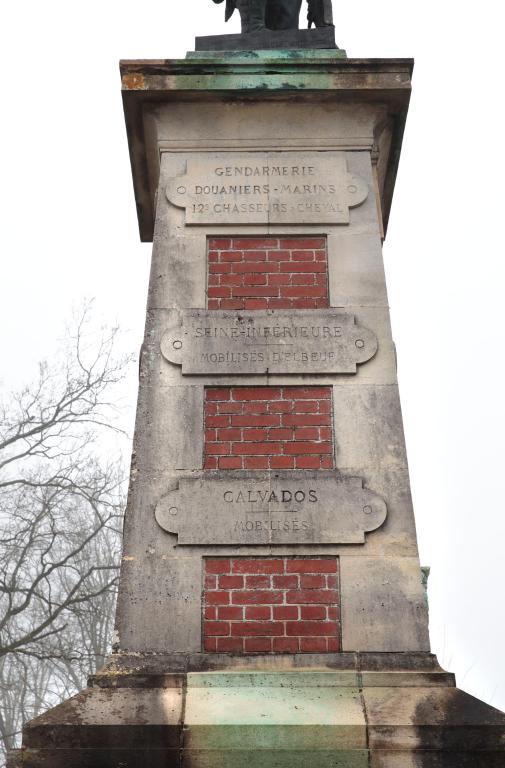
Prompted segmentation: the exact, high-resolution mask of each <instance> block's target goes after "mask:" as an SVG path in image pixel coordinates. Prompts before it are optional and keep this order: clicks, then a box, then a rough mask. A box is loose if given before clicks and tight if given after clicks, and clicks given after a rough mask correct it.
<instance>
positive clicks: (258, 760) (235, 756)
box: [184, 749, 369, 768]
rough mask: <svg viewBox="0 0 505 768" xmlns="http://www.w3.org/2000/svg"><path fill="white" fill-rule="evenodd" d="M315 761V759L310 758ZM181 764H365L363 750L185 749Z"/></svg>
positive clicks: (299, 767) (251, 767)
mask: <svg viewBox="0 0 505 768" xmlns="http://www.w3.org/2000/svg"><path fill="white" fill-rule="evenodd" d="M314 761H316V762H314ZM184 766H185V768H224V766H225V767H226V768H244V766H248V768H313V766H314V768H369V753H368V752H367V751H366V750H361V749H359V750H355V749H353V750H343V749H339V750H324V749H318V750H317V751H316V750H315V749H311V750H310V751H307V750H290V749H285V750H281V749H258V750H254V751H246V750H240V749H237V750H233V751H229V750H214V749H212V750H185V751H184Z"/></svg>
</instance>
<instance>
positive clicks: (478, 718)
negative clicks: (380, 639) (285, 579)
mask: <svg viewBox="0 0 505 768" xmlns="http://www.w3.org/2000/svg"><path fill="white" fill-rule="evenodd" d="M303 661H304V666H300V665H301V662H302V660H301V659H300V658H296V657H284V658H283V659H282V660H280V659H275V660H274V659H272V658H267V657H249V658H241V659H240V660H238V659H237V660H235V664H234V665H232V666H231V667H230V660H229V659H221V660H219V659H217V658H215V659H203V658H201V659H189V658H179V659H174V658H167V659H163V658H162V657H159V658H157V657H152V658H150V659H139V658H133V657H121V656H119V657H112V658H111V660H110V662H109V664H108V667H107V668H106V669H105V670H103V671H102V672H101V673H100V674H98V675H96V676H95V677H94V678H92V679H91V680H90V686H91V687H90V688H88V689H87V690H86V691H84V692H83V693H82V694H79V695H78V696H76V697H74V698H73V699H71V700H70V701H68V702H66V703H65V704H63V705H62V706H60V707H57V708H56V709H55V710H53V711H52V712H50V713H48V714H47V715H44V716H42V717H40V718H37V720H34V721H33V722H32V723H30V724H29V725H28V727H27V728H26V729H25V734H24V743H25V748H24V751H23V753H22V759H21V756H20V762H19V763H18V765H27V766H40V767H41V768H42V767H43V768H74V766H75V767H76V768H77V766H79V768H81V766H86V768H88V767H89V768H117V766H122V768H123V767H124V768H146V767H147V766H149V768H158V766H159V767H160V768H161V766H163V768H168V767H169V766H170V767H172V766H174V768H175V767H176V766H177V768H179V767H180V766H184V767H185V768H187V766H190V768H221V766H226V768H242V767H243V766H244V765H250V766H252V768H307V767H311V768H312V766H314V768H330V767H331V768H335V766H337V767H338V768H369V766H373V768H428V767H429V768H461V767H462V766H469V767H470V766H471V768H477V767H479V768H480V767H481V766H482V768H484V767H485V768H498V766H503V739H504V736H505V718H504V716H503V715H502V714H501V713H499V712H498V711H497V710H494V709H492V708H491V707H488V706H487V705H484V704H482V703H481V702H478V701H477V700H476V699H474V698H472V697H471V696H468V694H466V693H463V692H462V691H459V690H458V689H457V688H455V687H454V679H453V676H452V675H450V674H447V673H446V672H443V671H442V670H441V669H440V667H439V666H438V664H437V662H436V659H435V658H434V657H433V656H430V655H429V654H405V655H403V656H402V654H339V655H335V656H333V657H331V658H330V659H329V658H325V659H323V658H321V657H320V658H315V657H307V658H306V659H304V660H303ZM192 667H195V668H197V667H203V668H204V669H201V668H200V669H199V671H185V672H183V671H180V672H169V671H168V670H173V669H177V668H180V669H181V670H182V669H184V668H186V669H188V668H192ZM205 667H208V668H207V669H205ZM14 765H16V764H15V763H13V766H14Z"/></svg>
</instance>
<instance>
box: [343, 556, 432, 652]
mask: <svg viewBox="0 0 505 768" xmlns="http://www.w3.org/2000/svg"><path fill="white" fill-rule="evenodd" d="M363 555H364V556H363V557H352V556H351V557H347V556H346V555H345V554H344V555H342V556H341V557H340V571H341V585H342V586H341V589H342V594H341V599H342V647H343V649H344V650H345V651H350V650H352V649H356V648H359V649H361V650H363V651H372V650H375V651H398V652H400V651H402V650H405V649H407V648H408V649H409V651H426V652H427V651H429V648H430V639H429V634H428V611H427V606H426V600H425V592H424V588H423V585H422V580H421V568H420V564H419V559H418V558H417V557H412V558H409V557H366V552H364V553H363Z"/></svg>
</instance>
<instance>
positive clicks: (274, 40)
mask: <svg viewBox="0 0 505 768" xmlns="http://www.w3.org/2000/svg"><path fill="white" fill-rule="evenodd" d="M336 47H337V45H336V43H335V27H319V28H317V29H281V30H271V29H265V30H262V31H261V32H249V33H246V34H244V35H210V36H207V37H197V38H195V50H196V51H258V50H263V51H267V50H273V49H279V48H284V49H297V48H306V49H308V50H315V49H318V48H336Z"/></svg>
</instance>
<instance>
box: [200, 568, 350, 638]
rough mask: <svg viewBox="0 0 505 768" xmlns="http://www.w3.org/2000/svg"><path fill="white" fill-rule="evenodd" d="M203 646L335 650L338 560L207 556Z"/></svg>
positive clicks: (338, 614) (337, 634)
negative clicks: (208, 557)
mask: <svg viewBox="0 0 505 768" xmlns="http://www.w3.org/2000/svg"><path fill="white" fill-rule="evenodd" d="M203 606H204V608H203V610H204V615H203V638H204V648H205V650H206V651H208V652H210V653H336V652H338V651H339V650H340V585H339V568H338V559H337V558H335V557H324V558H296V557H275V558H251V559H246V558H218V559H206V560H205V584H204V599H203Z"/></svg>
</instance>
